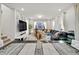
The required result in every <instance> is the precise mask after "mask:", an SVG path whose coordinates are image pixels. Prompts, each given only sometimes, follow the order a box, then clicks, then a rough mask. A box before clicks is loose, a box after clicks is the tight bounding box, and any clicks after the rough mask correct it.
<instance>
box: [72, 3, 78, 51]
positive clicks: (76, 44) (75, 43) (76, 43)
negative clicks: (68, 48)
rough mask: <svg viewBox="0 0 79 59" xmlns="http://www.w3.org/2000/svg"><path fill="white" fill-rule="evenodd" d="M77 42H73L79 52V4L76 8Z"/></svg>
mask: <svg viewBox="0 0 79 59" xmlns="http://www.w3.org/2000/svg"><path fill="white" fill-rule="evenodd" d="M74 7H75V16H76V18H75V40H73V41H72V44H71V45H72V46H73V47H75V48H76V49H78V50H79V4H76V5H75V6H74Z"/></svg>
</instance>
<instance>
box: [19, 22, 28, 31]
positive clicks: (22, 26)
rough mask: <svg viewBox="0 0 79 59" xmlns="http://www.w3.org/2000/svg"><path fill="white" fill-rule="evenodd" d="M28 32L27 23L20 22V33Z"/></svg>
mask: <svg viewBox="0 0 79 59" xmlns="http://www.w3.org/2000/svg"><path fill="white" fill-rule="evenodd" d="M25 30H27V23H26V22H25V21H22V20H19V31H25Z"/></svg>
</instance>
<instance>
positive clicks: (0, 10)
mask: <svg viewBox="0 0 79 59" xmlns="http://www.w3.org/2000/svg"><path fill="white" fill-rule="evenodd" d="M0 37H1V4H0Z"/></svg>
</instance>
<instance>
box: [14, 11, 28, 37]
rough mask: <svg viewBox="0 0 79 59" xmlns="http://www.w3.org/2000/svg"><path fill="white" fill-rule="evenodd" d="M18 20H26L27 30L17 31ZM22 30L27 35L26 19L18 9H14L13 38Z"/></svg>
mask: <svg viewBox="0 0 79 59" xmlns="http://www.w3.org/2000/svg"><path fill="white" fill-rule="evenodd" d="M19 20H23V21H25V22H27V30H26V31H22V32H19V30H18V23H19ZM24 32H26V34H27V35H28V33H29V29H28V19H27V18H26V17H25V16H24V15H23V14H22V13H21V12H20V11H17V10H15V38H16V37H19V36H20V34H22V33H24Z"/></svg>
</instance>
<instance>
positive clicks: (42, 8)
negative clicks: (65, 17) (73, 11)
mask: <svg viewBox="0 0 79 59" xmlns="http://www.w3.org/2000/svg"><path fill="white" fill-rule="evenodd" d="M6 5H7V6H9V7H11V8H15V9H17V10H21V8H24V12H23V13H24V15H25V16H28V17H29V16H35V15H38V14H41V15H44V16H47V17H52V18H54V17H56V16H57V15H58V14H59V13H60V12H59V11H58V9H62V11H63V10H65V9H68V8H69V7H70V6H72V5H73V4H71V3H6Z"/></svg>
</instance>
